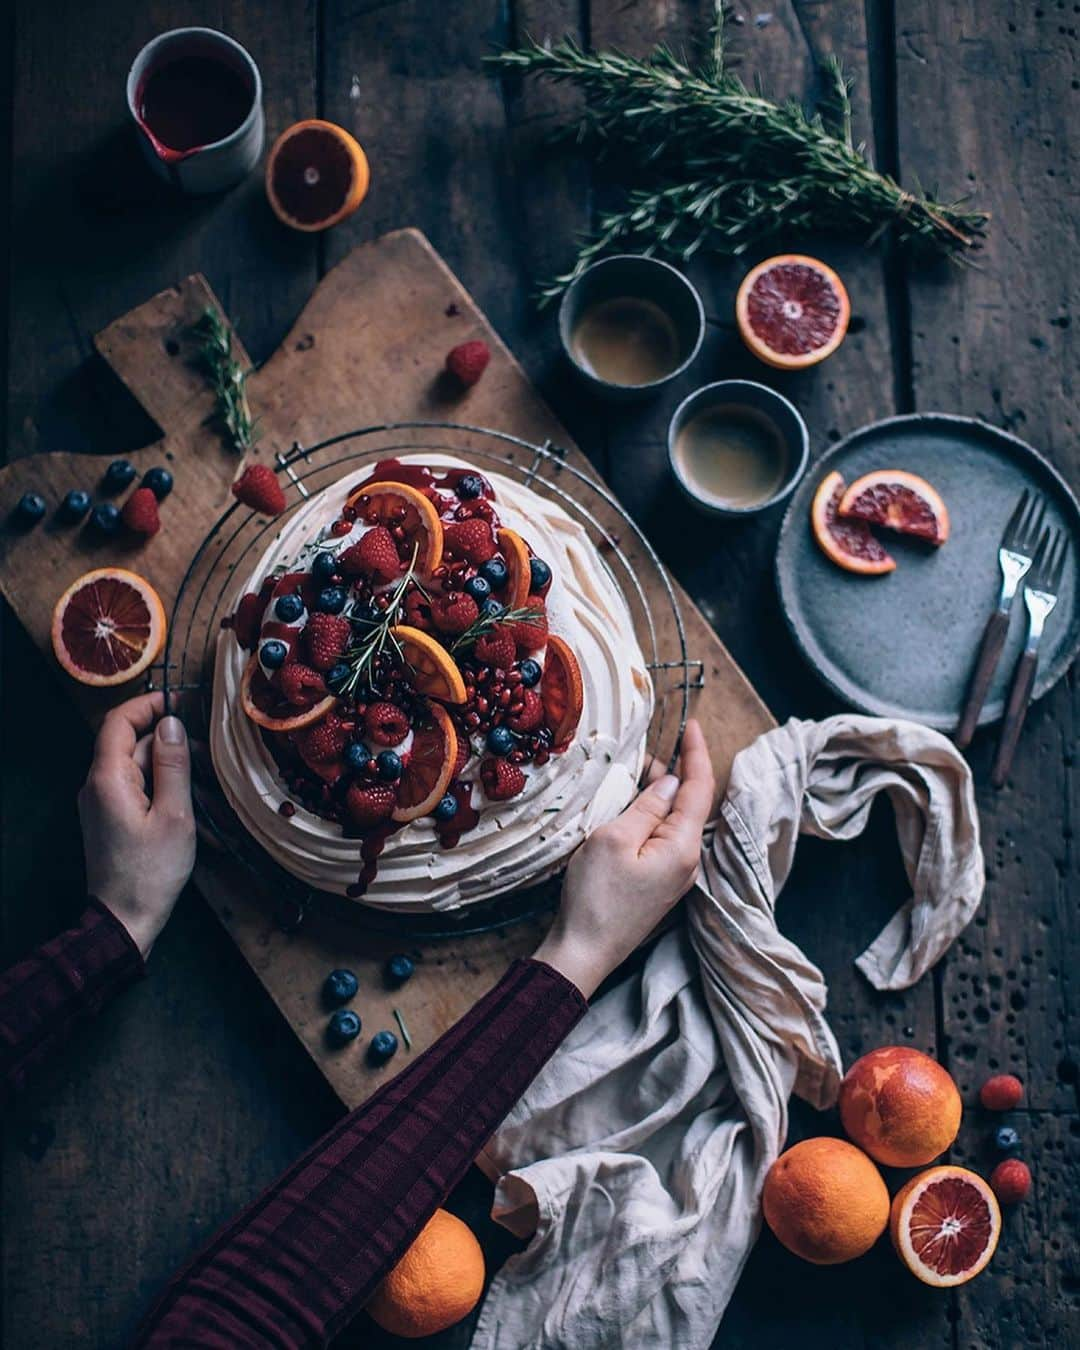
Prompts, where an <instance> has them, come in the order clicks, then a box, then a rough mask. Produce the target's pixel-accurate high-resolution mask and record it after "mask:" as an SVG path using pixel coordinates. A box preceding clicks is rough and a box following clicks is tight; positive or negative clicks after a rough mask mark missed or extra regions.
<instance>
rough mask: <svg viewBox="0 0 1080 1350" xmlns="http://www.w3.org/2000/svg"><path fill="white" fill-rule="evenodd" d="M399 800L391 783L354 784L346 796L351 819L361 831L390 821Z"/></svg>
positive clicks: (346, 806)
mask: <svg viewBox="0 0 1080 1350" xmlns="http://www.w3.org/2000/svg"><path fill="white" fill-rule="evenodd" d="M396 801H397V798H396V796H395V794H394V789H393V787H391V785H390V784H389V783H354V784H353V785H352V787H350V788H349V790H348V792H347V793H346V794H345V809H346V810H347V811H348V813H349V819H350V820H351V821H352V823H353V824H354V825H356V826H358V827H359V828H360V829H361V830H366V829H368V828H370V827H371V826H372V825H378V824H380V823H381V822H382V821H384V820H389V819H390V816H391V814H392V813H393V810H394V805H395V803H396Z"/></svg>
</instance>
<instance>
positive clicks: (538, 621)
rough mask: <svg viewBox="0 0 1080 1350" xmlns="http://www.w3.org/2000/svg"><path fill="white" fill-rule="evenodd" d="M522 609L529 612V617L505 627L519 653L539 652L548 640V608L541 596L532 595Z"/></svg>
mask: <svg viewBox="0 0 1080 1350" xmlns="http://www.w3.org/2000/svg"><path fill="white" fill-rule="evenodd" d="M521 608H522V609H523V610H528V611H529V614H528V617H527V618H521V619H517V620H515V621H513V622H512V623H507V624H504V625H503V626H504V627H505V628H506V629H508V630H509V633H510V636H511V637H512V638H513V640H514V644H515V645H516V647H517V649H518V651H520V652H522V653H524V652H538V651H539V650H540V649H541V648H542V647H543V646H544V645H545V643H546V642H547V640H548V619H547V607H546V606H545V604H544V602H543V600H542V599H541V598H540V596H538V595H530V596H528V597H527V598H526V600H525V603H524V605H522V607H521Z"/></svg>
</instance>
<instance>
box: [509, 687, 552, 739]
mask: <svg viewBox="0 0 1080 1350" xmlns="http://www.w3.org/2000/svg"><path fill="white" fill-rule="evenodd" d="M521 697H522V703H521V711H520V712H517V713H513V714H511V716H509V717H508V718H507V719H506V725H507V726H508V727H509V728H510V730H511V731H519V732H522V731H535V730H536V728H537V727H538V726H539V725H540V723H541V722H542V721H543V720H544V704H543V701H542V699H541V698H540V695H539V694H538V693H537V692H536V690H535V689H526V690H525V692H524V693H523V694H522V696H521Z"/></svg>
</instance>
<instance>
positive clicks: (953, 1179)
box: [889, 1167, 1001, 1288]
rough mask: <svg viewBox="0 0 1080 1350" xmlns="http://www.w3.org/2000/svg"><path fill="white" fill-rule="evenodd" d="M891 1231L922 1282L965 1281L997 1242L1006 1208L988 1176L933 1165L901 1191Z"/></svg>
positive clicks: (907, 1263) (891, 1217)
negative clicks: (1000, 1202) (988, 1182)
mask: <svg viewBox="0 0 1080 1350" xmlns="http://www.w3.org/2000/svg"><path fill="white" fill-rule="evenodd" d="M889 1235H890V1237H891V1238H892V1241H893V1246H894V1247H895V1248H896V1251H897V1253H898V1255H899V1257H900V1259H901V1260H902V1261H903V1263H904V1265H905V1266H907V1268H908V1270H910V1271H911V1273H912V1274H913V1275H915V1276H917V1277H918V1278H919V1279H920V1280H922V1282H923V1284H932V1285H936V1286H937V1287H938V1288H948V1287H950V1286H951V1285H956V1284H966V1283H967V1282H968V1280H971V1279H974V1277H975V1276H976V1275H978V1273H979V1271H980V1270H982V1269H983V1268H984V1267H985V1265H986V1264H987V1262H988V1261H989V1260H990V1258H991V1257H992V1256H993V1254H994V1251H995V1250H996V1248H997V1244H998V1238H999V1237H1000V1236H1001V1210H1000V1208H999V1207H998V1202H997V1197H996V1196H995V1195H994V1192H993V1191H992V1190H991V1189H990V1186H989V1185H988V1184H987V1182H985V1181H983V1179H982V1177H980V1176H977V1175H976V1174H975V1173H974V1172H969V1171H968V1170H967V1168H966V1167H931V1168H929V1169H928V1170H927V1171H925V1172H920V1173H919V1175H918V1176H917V1177H912V1178H911V1180H910V1181H909V1182H908V1183H907V1185H906V1186H904V1187H903V1188H902V1189H901V1190H899V1191H897V1193H896V1196H895V1198H894V1199H893V1202H892V1210H891V1212H890V1214H889Z"/></svg>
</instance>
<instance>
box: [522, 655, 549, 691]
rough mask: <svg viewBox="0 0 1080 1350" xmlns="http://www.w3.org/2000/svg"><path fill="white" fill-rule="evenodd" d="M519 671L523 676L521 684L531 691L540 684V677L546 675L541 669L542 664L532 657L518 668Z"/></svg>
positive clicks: (527, 658)
mask: <svg viewBox="0 0 1080 1350" xmlns="http://www.w3.org/2000/svg"><path fill="white" fill-rule="evenodd" d="M518 671H519V672H520V674H521V683H522V684H523V685H524V686H525V688H526V689H531V688H532V687H533V685H534V684H539V683H540V676H541V675H543V673H544V672H543V670H542V669H541V668H540V662H539V661H534V660H533V659H532V657H531V656H527V657H526V658H525V660H524V661H522V663H521V665H520V666H518Z"/></svg>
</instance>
